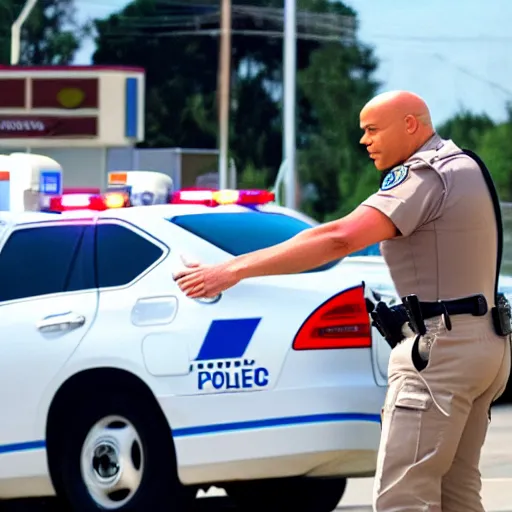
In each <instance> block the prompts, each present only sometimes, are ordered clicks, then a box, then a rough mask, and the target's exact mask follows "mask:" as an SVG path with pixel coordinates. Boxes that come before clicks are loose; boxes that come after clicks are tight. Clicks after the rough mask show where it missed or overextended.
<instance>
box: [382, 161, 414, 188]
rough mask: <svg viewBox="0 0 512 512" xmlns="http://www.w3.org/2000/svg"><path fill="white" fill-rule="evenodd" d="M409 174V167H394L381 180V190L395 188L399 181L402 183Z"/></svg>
mask: <svg viewBox="0 0 512 512" xmlns="http://www.w3.org/2000/svg"><path fill="white" fill-rule="evenodd" d="M408 175H409V168H408V167H406V166H405V165H401V166H400V167H397V168H396V169H393V170H392V171H390V172H389V173H388V174H387V175H386V177H385V178H384V179H383V180H382V185H381V186H380V189H381V190H391V189H392V188H395V187H396V186H397V185H400V183H403V182H404V181H405V179H406V178H407V176H408Z"/></svg>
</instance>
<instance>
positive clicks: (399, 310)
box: [370, 302, 409, 348]
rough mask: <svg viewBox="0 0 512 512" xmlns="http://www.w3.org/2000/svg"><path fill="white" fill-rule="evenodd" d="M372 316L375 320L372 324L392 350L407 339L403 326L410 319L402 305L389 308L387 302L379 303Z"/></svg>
mask: <svg viewBox="0 0 512 512" xmlns="http://www.w3.org/2000/svg"><path fill="white" fill-rule="evenodd" d="M370 315H371V317H372V320H373V322H372V324H373V325H374V326H375V327H376V328H377V330H378V331H379V332H380V334H381V335H382V336H383V337H384V339H385V340H386V341H387V342H388V344H389V346H390V347H391V348H395V347H396V346H397V345H398V344H399V343H400V342H401V341H402V340H403V339H404V338H405V336H404V335H403V333H402V326H403V325H404V324H405V323H407V322H408V321H409V319H408V317H407V312H406V311H405V308H404V306H403V305H402V304H397V305H395V306H391V307H389V306H388V305H387V304H386V303H385V302H379V303H377V306H376V307H375V309H374V310H373V311H372V312H371V313H370Z"/></svg>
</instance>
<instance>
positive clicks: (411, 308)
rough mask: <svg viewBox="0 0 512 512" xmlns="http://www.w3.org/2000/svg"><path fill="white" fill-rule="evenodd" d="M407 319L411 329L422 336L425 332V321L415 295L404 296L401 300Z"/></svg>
mask: <svg viewBox="0 0 512 512" xmlns="http://www.w3.org/2000/svg"><path fill="white" fill-rule="evenodd" d="M402 302H403V304H404V307H405V311H406V314H407V318H408V320H409V325H410V326H411V329H412V330H413V331H414V332H415V333H416V334H419V335H420V336H424V335H425V334H426V332H427V327H426V325H425V320H424V318H423V314H422V312H421V304H420V301H419V299H418V296H417V295H406V296H405V297H403V298H402Z"/></svg>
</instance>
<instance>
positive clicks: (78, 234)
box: [0, 225, 94, 302]
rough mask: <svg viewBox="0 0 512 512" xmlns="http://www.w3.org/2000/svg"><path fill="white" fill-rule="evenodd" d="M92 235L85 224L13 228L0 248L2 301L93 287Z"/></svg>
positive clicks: (0, 289)
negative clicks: (89, 251) (0, 248)
mask: <svg viewBox="0 0 512 512" xmlns="http://www.w3.org/2000/svg"><path fill="white" fill-rule="evenodd" d="M87 229H88V236H86V230H87ZM91 236H92V228H91V227H89V228H87V226H85V225H59V226H55V225H54V226H45V227H34V228H24V229H19V230H16V231H14V232H13V233H12V234H11V235H10V236H9V238H8V239H7V240H6V242H5V245H4V246H3V248H2V251H1V252H0V283H1V285H0V302H4V301H8V300H15V299H23V298H27V297H37V296H41V295H48V294H52V293H62V292H69V291H77V290H85V289H90V288H94V268H93V262H92V257H91V256H92V253H89V254H87V250H89V248H90V246H89V247H88V246H87V245H86V242H87V240H89V242H90V241H91Z"/></svg>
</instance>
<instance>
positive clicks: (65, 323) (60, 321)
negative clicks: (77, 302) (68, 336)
mask: <svg viewBox="0 0 512 512" xmlns="http://www.w3.org/2000/svg"><path fill="white" fill-rule="evenodd" d="M84 324H85V316H83V315H77V314H76V313H71V312H70V313H63V314H61V315H50V316H47V317H45V318H43V319H42V320H40V321H39V322H38V323H37V325H36V327H37V329H38V330H39V331H41V332H45V333H49V332H64V331H72V330H74V329H78V328H79V327H82V325H84Z"/></svg>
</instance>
